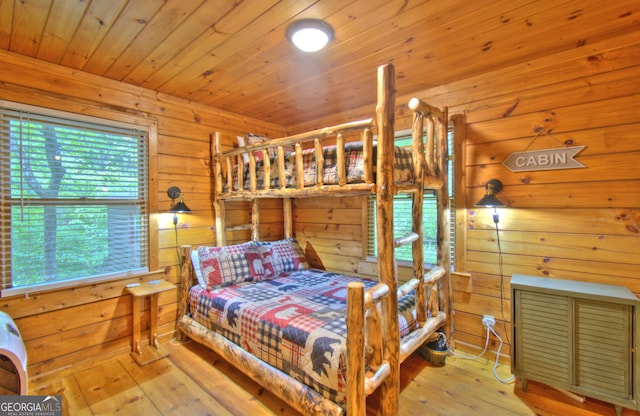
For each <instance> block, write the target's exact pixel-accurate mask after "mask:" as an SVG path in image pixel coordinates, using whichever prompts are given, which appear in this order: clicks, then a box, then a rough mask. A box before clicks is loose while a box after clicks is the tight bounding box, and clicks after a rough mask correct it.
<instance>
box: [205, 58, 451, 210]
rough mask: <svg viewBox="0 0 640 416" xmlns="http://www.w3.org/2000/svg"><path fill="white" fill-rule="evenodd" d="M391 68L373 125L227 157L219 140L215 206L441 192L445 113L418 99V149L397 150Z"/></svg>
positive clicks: (414, 104) (326, 131) (384, 73)
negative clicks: (218, 203)
mask: <svg viewBox="0 0 640 416" xmlns="http://www.w3.org/2000/svg"><path fill="white" fill-rule="evenodd" d="M389 68H392V66H391V65H387V66H382V67H381V70H379V73H378V85H377V96H378V99H377V106H376V118H375V120H374V119H373V118H371V119H366V120H360V121H355V122H349V123H344V124H338V125H335V126H330V127H325V128H321V129H317V130H313V131H309V132H305V133H301V134H296V135H293V136H287V137H282V138H275V139H272V140H266V141H262V142H260V143H256V144H251V145H248V146H244V147H239V148H234V149H231V150H228V151H225V152H223V151H221V148H222V136H221V134H220V133H219V132H216V133H215V134H214V136H213V141H212V152H211V153H212V166H213V171H214V172H213V173H214V178H215V190H214V193H215V199H217V200H251V199H256V198H278V197H290V198H304V197H312V196H347V195H357V194H376V193H377V192H378V190H379V189H380V188H381V187H385V188H388V189H391V190H392V192H393V193H394V194H396V193H401V192H409V193H411V192H416V190H417V189H434V190H438V189H441V188H442V187H443V184H444V181H445V178H443V175H442V174H443V173H446V170H445V169H444V162H443V161H444V159H445V158H446V154H447V149H446V144H447V143H446V142H447V140H446V137H447V136H446V135H447V111H446V109H441V108H438V107H433V106H430V105H428V104H426V103H424V102H422V101H420V100H419V99H417V98H414V99H412V100H411V101H410V102H409V107H410V108H411V110H413V111H414V126H413V134H412V136H413V140H412V144H411V145H410V146H403V147H402V146H396V145H395V143H394V135H395V132H394V130H393V125H394V118H395V91H394V89H393V83H394V80H393V79H391V78H392V77H393V72H394V71H393V70H389ZM385 69H386V70H385ZM416 123H418V124H419V127H418V128H416V126H415V124H416ZM425 124H426V129H423V125H425ZM420 132H424V133H422V134H421V133H420Z"/></svg>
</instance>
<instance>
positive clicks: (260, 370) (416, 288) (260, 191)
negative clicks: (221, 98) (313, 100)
mask: <svg viewBox="0 0 640 416" xmlns="http://www.w3.org/2000/svg"><path fill="white" fill-rule="evenodd" d="M377 95H378V102H377V106H376V121H375V122H374V120H373V119H369V120H363V121H359V122H352V123H346V124H341V125H338V126H333V127H328V128H324V129H319V130H314V131H311V132H308V133H304V134H298V135H295V136H289V137H284V138H280V139H274V140H269V141H267V142H264V143H261V144H255V145H249V146H246V147H243V148H235V149H232V150H230V151H227V152H224V153H222V152H221V151H220V148H221V136H220V134H219V133H215V134H214V135H213V137H212V168H213V175H214V185H215V189H214V196H213V200H214V209H215V214H216V223H215V225H216V238H217V241H216V243H217V246H219V247H222V248H224V246H226V232H225V231H227V229H226V228H225V201H230V200H249V201H251V211H252V215H251V220H252V223H251V225H250V228H251V234H252V241H254V242H255V244H258V247H259V248H260V247H261V246H260V244H267V243H261V242H260V235H259V201H260V199H261V198H281V199H282V201H283V212H284V236H285V239H286V241H293V242H294V244H296V243H295V240H294V239H293V220H292V207H291V199H292V198H305V197H314V196H337V197H340V196H345V195H366V194H372V193H373V194H375V195H376V210H377V211H376V212H377V213H376V232H377V238H378V253H377V254H378V269H379V270H378V281H377V282H375V281H372V280H369V281H367V280H366V279H362V278H357V277H348V278H347V282H346V283H344V286H346V308H345V307H344V305H343V306H342V311H341V313H342V318H341V319H338V321H342V319H343V320H344V322H343V323H344V325H343V327H344V326H346V329H345V330H344V331H345V332H346V337H345V338H346V340H345V342H344V347H345V349H346V352H344V351H342V352H338V348H337V347H336V348H335V351H334V348H332V345H329V346H328V348H325V349H323V350H322V357H321V361H322V360H324V361H326V358H327V357H329V356H330V355H331V353H333V354H341V355H340V359H339V361H340V364H344V365H345V366H344V369H345V371H344V374H343V380H342V381H343V383H342V385H341V388H342V389H343V390H344V392H343V398H342V400H336V396H335V395H327V394H325V393H326V390H323V389H318V386H317V383H315V382H313V380H311V381H310V380H308V378H306V377H299V376H297V375H296V376H293V377H292V376H291V375H289V374H287V372H286V371H285V370H283V369H281V368H280V369H278V368H276V367H275V366H274V365H270V364H267V362H265V361H263V360H262V359H260V358H258V357H256V353H255V351H254V352H253V353H252V352H250V350H252V348H249V347H246V346H245V345H244V344H241V345H243V346H244V347H245V348H243V347H241V346H239V345H237V344H236V343H234V342H232V341H229V340H228V339H227V338H226V337H225V336H223V335H222V334H221V331H213V330H211V329H210V328H208V327H207V326H206V325H203V323H202V322H201V321H202V320H197V319H195V318H194V314H196V313H195V312H194V309H195V308H196V307H197V306H198V305H197V304H198V302H201V301H199V300H193V299H190V292H193V287H197V282H196V281H197V276H196V273H197V266H198V265H197V264H196V263H197V262H198V260H197V257H196V256H195V255H194V252H193V251H192V249H191V247H190V246H184V247H181V253H180V256H181V260H182V270H181V289H180V308H179V312H178V315H179V316H178V325H177V327H178V329H179V331H178V336H179V337H180V338H183V337H184V336H185V335H186V336H187V337H189V338H191V339H193V340H195V341H196V342H199V343H202V344H204V345H206V346H208V347H209V348H211V349H212V350H213V351H215V352H216V353H218V354H220V355H221V356H222V357H224V358H225V359H226V360H227V361H228V362H229V363H231V364H232V365H234V366H236V367H237V368H238V369H240V370H241V371H243V372H244V373H245V374H247V375H248V376H249V377H251V378H252V379H254V380H255V381H256V382H258V383H259V384H260V385H262V386H263V387H265V388H266V389H268V390H270V391H272V392H273V393H274V394H276V395H277V396H278V397H279V398H281V399H283V400H284V401H285V402H287V403H288V404H290V405H291V406H292V407H293V408H295V409H297V410H298V411H300V412H301V413H302V414H305V415H312V414H319V415H320V414H321V415H343V414H345V413H347V414H349V415H353V416H355V415H365V412H366V397H367V396H368V395H369V394H371V393H372V392H374V391H375V390H376V389H377V388H380V389H381V392H380V393H381V397H383V398H384V399H382V400H381V403H380V413H381V414H382V415H387V416H390V415H397V414H398V406H399V394H400V391H399V390H400V376H399V371H400V364H401V363H402V362H403V361H404V359H405V358H407V357H408V356H409V355H410V354H412V353H413V352H414V351H416V349H418V348H419V347H420V346H421V345H422V344H423V343H424V342H426V341H427V340H429V339H433V337H434V333H435V331H436V330H438V329H441V328H442V329H444V330H445V332H447V335H448V333H449V332H450V330H451V323H450V319H448V318H450V315H451V305H450V297H451V295H450V291H451V289H450V283H449V269H450V267H449V239H448V234H449V207H448V200H449V198H448V192H447V184H448V179H447V163H448V152H447V110H446V108H437V107H432V106H430V105H428V104H426V103H424V102H422V101H421V100H419V99H417V98H414V99H412V100H411V101H410V103H409V108H410V109H411V110H412V111H413V112H414V113H413V114H414V116H413V129H412V130H413V133H412V136H413V140H412V141H413V144H412V146H411V157H410V160H411V165H412V168H411V169H412V171H413V172H412V176H413V178H412V180H411V182H410V183H407V182H403V183H397V181H394V158H395V156H394V153H395V152H394V148H395V149H397V147H394V121H395V73H394V67H393V66H392V65H383V66H381V67H380V68H378V86H377ZM425 123H426V136H427V139H426V146H425V144H424V143H423V131H424V130H423V128H424V125H425ZM374 129H375V130H376V131H377V140H376V142H374V140H373V133H372V132H373V130H374ZM354 132H355V134H356V135H360V138H361V140H362V143H363V144H362V149H361V151H362V160H363V166H364V173H363V175H364V176H363V179H362V180H360V181H358V183H350V181H349V179H348V175H347V173H346V171H347V167H346V166H345V136H348V137H352V135H353V134H354ZM326 138H331V139H335V143H336V144H335V147H334V151H335V153H336V154H337V163H336V165H337V166H336V167H337V180H336V182H337V183H336V184H328V183H325V181H324V179H323V178H324V175H323V171H324V169H325V166H326V165H325V164H324V162H325V155H324V153H323V145H322V142H323V139H326ZM303 143H308V145H307V146H305V147H306V148H307V149H308V150H307V154H309V153H310V154H312V157H313V159H315V160H314V162H313V168H314V170H315V171H316V172H315V173H316V174H315V178H314V180H313V181H314V182H313V183H311V184H309V183H305V180H304V176H305V172H304V171H303V169H304V168H303V163H302V155H303V153H304V152H303ZM287 146H290V147H292V148H293V149H294V153H292V154H289V156H288V157H289V158H291V160H292V162H291V163H290V166H289V168H290V171H289V172H288V173H285V165H286V163H285V151H284V150H283V149H284V148H285V147H287ZM270 149H271V151H273V153H270ZM374 149H375V151H376V152H377V153H376V154H374ZM256 155H258V156H262V157H261V158H260V157H256ZM376 155H377V157H376ZM247 156H248V158H247ZM376 158H377V161H374V159H376ZM247 159H248V163H243V161H246V160H247ZM256 159H262V160H260V161H259V162H258V161H257V160H256ZM272 164H273V167H274V171H276V172H277V176H276V175H271V168H272ZM244 165H246V169H242V168H235V167H237V166H240V167H242V166H244ZM257 166H259V168H260V169H261V170H262V178H261V179H258V175H257V174H256V167H257ZM232 172H233V173H232ZM245 175H248V177H246V176H245ZM287 175H289V179H291V178H292V177H293V181H291V180H289V181H287ZM274 176H275V177H276V178H277V180H276V181H274V180H273V177H274ZM287 182H288V183H287ZM247 184H248V186H246V185H247ZM273 184H275V186H273ZM425 189H431V190H435V192H436V194H437V197H438V249H437V250H438V259H439V260H438V263H439V264H438V265H436V266H434V267H432V268H431V269H430V270H429V271H428V272H426V273H425V270H424V269H425V268H424V265H423V244H422V214H421V213H422V201H423V193H424V190H425ZM399 192H406V193H410V194H411V195H412V196H413V208H412V216H413V232H412V233H410V234H409V235H408V236H401V237H398V238H394V236H393V228H392V226H393V196H394V194H396V193H399ZM249 243H250V242H247V243H246V244H249ZM403 244H412V250H413V278H412V279H411V280H409V281H408V282H406V283H404V284H403V285H402V286H400V287H398V283H397V266H396V262H395V258H394V248H395V247H399V246H400V245H403ZM234 247H235V246H234ZM226 248H229V249H230V248H231V246H229V247H226ZM201 250H203V248H202V247H201V248H199V250H198V252H200V251H201ZM202 264H204V263H201V265H202ZM317 273H320V272H319V271H318V272H317ZM317 273H316V274H317ZM324 275H327V276H329V277H330V276H335V273H327V272H324ZM256 280H257V279H256ZM287 282H288V283H291V280H287ZM367 282H369V283H367ZM194 283H195V284H194ZM258 283H264V282H258ZM246 284H254V285H257V283H246ZM233 287H235V286H233ZM208 289H211V288H208ZM228 289H229V287H226V288H223V289H221V290H228ZM198 290H199V291H200V292H207V290H205V289H202V288H198ZM214 292H215V290H214ZM343 292H344V288H343ZM191 296H193V295H192V294H191ZM408 298H410V299H412V301H411V302H412V303H410V304H411V305H415V306H411V307H412V311H410V312H411V313H412V314H413V316H414V319H415V322H414V325H413V327H412V328H410V329H409V330H408V332H407V331H405V332H406V334H404V335H403V336H401V334H400V323H399V322H400V321H401V319H400V317H399V299H401V302H402V303H403V304H405V302H406V301H405V299H408ZM343 303H344V302H343ZM231 313H232V312H231V311H230V310H227V311H226V312H225V314H227V315H225V316H227V317H228V316H229V314H231ZM345 315H346V316H345ZM234 316H235V315H234ZM396 316H398V317H399V318H398V319H396V318H395V317H396ZM234 319H235V318H234ZM409 319H410V318H409ZM205 320H206V319H205ZM212 320H213V319H212ZM335 320H336V319H334V321H335ZM222 332H224V331H222ZM343 334H344V332H343ZM280 335H282V334H280ZM236 342H237V340H236ZM332 342H333V341H332ZM325 347H327V346H325ZM327 351H328V353H327ZM305 354H306V353H305ZM311 355H313V354H311ZM303 358H304V357H303ZM312 358H313V357H312ZM315 358H318V357H315ZM301 360H302V358H301ZM325 372H326V371H325ZM318 373H319V374H320V375H322V374H321V373H322V371H318ZM345 384H346V386H345ZM309 386H312V387H309Z"/></svg>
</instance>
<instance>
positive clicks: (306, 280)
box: [190, 269, 416, 406]
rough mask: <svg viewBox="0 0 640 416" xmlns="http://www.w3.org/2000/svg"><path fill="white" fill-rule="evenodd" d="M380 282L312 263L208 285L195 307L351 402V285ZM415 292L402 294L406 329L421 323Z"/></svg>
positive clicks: (338, 399) (196, 313)
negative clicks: (214, 287) (348, 307)
mask: <svg viewBox="0 0 640 416" xmlns="http://www.w3.org/2000/svg"><path fill="white" fill-rule="evenodd" d="M351 281H362V282H363V283H364V284H365V288H369V287H371V286H373V285H374V284H375V282H374V281H371V280H364V279H358V278H355V277H350V276H344V275H339V274H336V273H328V272H325V271H321V270H315V269H309V270H302V271H297V272H294V273H289V274H283V275H281V276H280V277H278V278H276V279H271V280H263V281H260V282H257V283H243V284H239V285H233V286H227V287H224V288H220V289H217V290H213V291H211V292H208V291H207V290H206V289H204V288H202V287H201V286H199V285H196V286H194V287H193V288H192V289H191V291H190V306H191V314H192V316H193V317H194V319H195V320H196V321H198V322H200V323H201V324H202V325H204V326H206V327H208V328H210V329H212V330H214V331H216V332H218V333H219V334H221V335H223V336H224V337H225V338H227V339H229V340H230V341H232V342H234V343H235V344H237V345H239V346H241V347H242V348H243V349H245V350H246V351H248V352H249V353H251V354H252V355H254V356H256V357H258V358H260V359H262V360H263V361H265V362H267V363H268V364H270V365H271V366H273V367H276V368H278V369H280V370H281V371H283V372H284V373H286V374H288V375H289V376H291V377H293V378H295V379H297V380H299V381H301V382H302V383H304V384H306V385H308V386H309V387H311V388H312V389H314V390H315V391H317V392H318V393H320V394H322V395H323V396H324V397H326V398H327V399H329V400H331V401H333V402H335V403H338V404H339V405H342V406H344V405H345V401H346V396H345V394H346V368H345V367H346V333H347V330H346V325H345V315H346V296H347V294H346V287H347V283H348V282H351ZM414 302H415V300H414V296H412V295H407V296H405V297H403V298H401V299H400V300H399V312H398V319H399V323H400V334H401V336H403V335H406V334H407V333H409V332H410V331H411V330H412V329H414V328H415V326H416V321H415V308H414V304H415V303H414Z"/></svg>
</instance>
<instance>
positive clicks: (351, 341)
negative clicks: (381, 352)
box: [346, 282, 367, 416]
mask: <svg viewBox="0 0 640 416" xmlns="http://www.w3.org/2000/svg"><path fill="white" fill-rule="evenodd" d="M347 303H348V305H349V307H348V308H347V316H346V320H347V321H346V324H347V345H348V346H349V347H348V348H347V363H348V364H347V410H348V413H349V416H364V415H365V413H366V410H367V404H366V400H365V399H366V396H365V393H364V356H365V354H364V335H363V331H362V330H363V328H364V284H362V283H361V282H351V283H349V284H348V285H347Z"/></svg>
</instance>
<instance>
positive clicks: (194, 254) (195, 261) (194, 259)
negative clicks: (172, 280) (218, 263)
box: [191, 250, 207, 288]
mask: <svg viewBox="0 0 640 416" xmlns="http://www.w3.org/2000/svg"><path fill="white" fill-rule="evenodd" d="M191 264H192V266H193V271H194V272H195V273H196V279H198V284H199V285H200V286H202V287H203V288H206V287H207V283H206V282H205V280H204V276H202V269H201V268H200V257H199V256H198V250H191Z"/></svg>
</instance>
